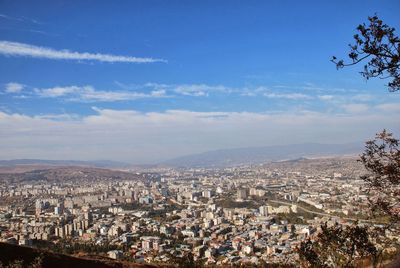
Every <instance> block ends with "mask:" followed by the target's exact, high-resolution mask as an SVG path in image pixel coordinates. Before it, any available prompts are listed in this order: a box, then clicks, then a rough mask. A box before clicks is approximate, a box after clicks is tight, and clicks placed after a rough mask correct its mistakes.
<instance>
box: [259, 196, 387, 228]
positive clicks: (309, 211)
mask: <svg viewBox="0 0 400 268" xmlns="http://www.w3.org/2000/svg"><path fill="white" fill-rule="evenodd" d="M267 202H273V203H278V204H282V205H288V206H291V205H297V209H300V210H303V211H305V212H308V213H313V214H316V215H320V216H328V217H336V218H339V219H342V220H348V221H359V222H367V223H374V224H382V223H381V222H378V221H374V220H363V219H356V218H349V217H340V216H336V215H332V214H328V213H323V212H317V211H313V210H309V209H307V208H304V207H302V206H300V205H299V204H297V203H289V202H284V201H279V200H268V201H267Z"/></svg>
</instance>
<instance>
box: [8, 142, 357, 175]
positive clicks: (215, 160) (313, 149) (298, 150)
mask: <svg viewBox="0 0 400 268" xmlns="http://www.w3.org/2000/svg"><path fill="white" fill-rule="evenodd" d="M362 150H363V145H362V144H361V143H347V144H320V143H304V144H292V145H274V146H264V147H245V148H234V149H222V150H214V151H207V152H203V153H199V154H191V155H186V156H181V157H177V158H173V159H170V160H166V161H163V162H160V163H157V164H154V165H134V164H128V163H123V162H117V161H109V160H101V161H75V160H41V159H14V160H0V167H2V166H3V167H6V166H23V165H47V166H87V167H97V168H116V169H118V168H130V167H140V166H143V167H156V166H171V167H229V166H238V165H249V164H261V163H266V162H272V161H283V160H293V159H298V158H320V157H336V156H351V155H358V154H360V153H361V152H362Z"/></svg>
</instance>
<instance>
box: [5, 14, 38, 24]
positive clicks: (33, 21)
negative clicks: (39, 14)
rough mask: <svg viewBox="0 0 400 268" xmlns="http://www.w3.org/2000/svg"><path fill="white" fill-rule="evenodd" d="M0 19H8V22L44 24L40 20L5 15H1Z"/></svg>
mask: <svg viewBox="0 0 400 268" xmlns="http://www.w3.org/2000/svg"><path fill="white" fill-rule="evenodd" d="M0 18H2V19H6V20H13V21H19V22H30V23H34V24H43V23H41V22H40V21H38V20H35V19H31V18H27V17H13V16H9V15H5V14H0Z"/></svg>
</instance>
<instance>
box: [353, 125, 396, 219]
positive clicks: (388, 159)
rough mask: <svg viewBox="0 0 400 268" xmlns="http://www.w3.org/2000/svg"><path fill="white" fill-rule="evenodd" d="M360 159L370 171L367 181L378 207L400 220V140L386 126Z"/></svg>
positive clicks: (374, 205)
mask: <svg viewBox="0 0 400 268" xmlns="http://www.w3.org/2000/svg"><path fill="white" fill-rule="evenodd" d="M360 161H361V162H362V163H363V165H364V166H365V168H366V169H367V170H368V171H369V174H367V175H365V176H363V177H362V179H363V180H364V181H365V182H366V183H367V188H368V191H369V193H370V196H372V197H371V200H370V201H371V204H372V208H373V210H374V211H377V212H380V213H382V214H383V215H387V216H389V217H390V218H391V222H392V223H399V220H400V149H399V140H398V139H396V138H394V137H393V134H392V133H389V132H387V131H386V130H384V131H382V132H381V133H378V134H376V137H375V139H373V140H371V141H368V142H367V143H366V145H365V151H364V153H363V154H362V155H361V159H360Z"/></svg>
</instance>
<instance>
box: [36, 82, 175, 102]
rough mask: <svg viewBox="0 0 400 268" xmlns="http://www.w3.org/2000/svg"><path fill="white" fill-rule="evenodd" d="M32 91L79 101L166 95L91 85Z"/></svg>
mask: <svg viewBox="0 0 400 268" xmlns="http://www.w3.org/2000/svg"><path fill="white" fill-rule="evenodd" d="M34 92H35V93H36V94H37V95H38V96H40V97H44V98H59V97H64V98H67V100H70V101H78V102H79V101H80V102H96V101H99V102H114V101H128V100H136V99H142V98H163V97H167V95H166V92H165V90H154V91H151V92H150V93H142V92H132V91H105V90H96V89H95V88H94V87H93V86H67V87H52V88H44V89H35V90H34Z"/></svg>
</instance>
